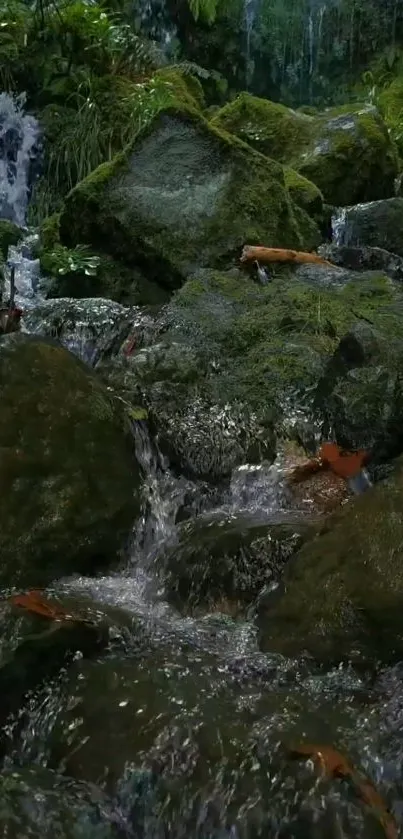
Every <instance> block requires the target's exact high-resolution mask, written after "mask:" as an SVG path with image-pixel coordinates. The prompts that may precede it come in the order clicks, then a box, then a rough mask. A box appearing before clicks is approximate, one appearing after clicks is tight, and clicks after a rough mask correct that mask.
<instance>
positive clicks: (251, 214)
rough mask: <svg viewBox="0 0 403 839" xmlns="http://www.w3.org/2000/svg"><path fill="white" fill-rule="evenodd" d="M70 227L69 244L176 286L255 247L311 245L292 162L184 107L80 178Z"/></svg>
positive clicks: (66, 213) (66, 225)
mask: <svg viewBox="0 0 403 839" xmlns="http://www.w3.org/2000/svg"><path fill="white" fill-rule="evenodd" d="M299 212H300V216H301V213H303V211H302V210H300V211H299ZM60 233H61V239H62V242H63V243H64V244H65V245H67V246H68V247H71V246H73V245H76V244H77V243H79V242H83V243H88V244H90V245H91V246H92V247H93V248H95V249H97V250H101V251H102V250H106V251H107V252H108V253H109V254H110V255H112V256H113V257H115V258H117V259H120V260H122V261H123V262H124V263H125V264H127V265H129V266H138V267H140V268H141V269H143V270H144V271H145V273H146V275H147V278H148V279H150V280H152V281H155V282H157V283H159V284H160V285H163V286H165V287H167V288H174V287H176V286H180V285H181V284H182V282H183V281H184V279H185V278H186V276H188V274H189V272H191V271H192V270H194V269H195V268H197V267H199V266H203V265H204V266H207V265H208V266H211V267H214V266H219V265H222V264H225V263H227V262H228V261H232V260H233V259H234V258H236V257H238V255H239V253H240V249H241V247H242V245H244V244H245V243H258V242H263V243H265V244H266V245H276V246H279V247H281V246H284V247H288V246H289V247H302V246H304V241H303V237H302V235H301V232H300V229H299V226H298V223H297V221H296V218H295V216H294V213H293V205H292V202H291V200H290V197H289V195H288V193H287V190H286V188H285V183H284V175H283V171H282V167H281V166H279V165H278V164H277V163H275V162H274V161H269V160H267V159H266V158H264V157H263V156H262V155H259V154H258V153H257V152H255V151H254V150H252V149H251V148H250V147H248V146H247V145H245V144H243V143H242V142H241V141H239V140H238V139H236V138H231V137H230V136H229V135H227V134H226V133H224V132H221V131H218V130H217V129H215V128H213V127H211V126H209V124H208V123H207V121H205V120H204V119H203V118H202V117H201V116H200V115H198V114H197V112H195V111H191V110H185V109H183V110H178V109H174V108H168V109H166V110H165V111H162V112H161V113H160V114H159V115H158V116H157V117H155V119H154V120H153V121H152V123H151V124H150V125H149V126H148V127H147V128H146V129H145V130H144V131H143V132H141V133H140V134H139V135H138V136H137V137H136V138H135V140H134V141H133V143H132V144H131V145H130V146H129V147H128V148H127V149H126V150H125V152H124V153H122V154H121V155H119V156H118V157H117V158H115V160H113V161H112V162H111V163H107V164H104V165H102V166H100V167H99V168H98V169H96V170H95V172H93V173H92V174H91V175H90V176H89V177H88V178H86V179H85V180H84V181H82V183H80V184H78V186H77V187H76V188H75V189H74V190H73V191H72V192H71V193H70V194H69V195H68V197H67V199H66V203H65V207H64V210H63V212H62V214H61V219H60Z"/></svg>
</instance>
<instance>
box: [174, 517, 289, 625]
mask: <svg viewBox="0 0 403 839" xmlns="http://www.w3.org/2000/svg"><path fill="white" fill-rule="evenodd" d="M301 530H303V527H302V525H300V526H299V528H298V527H297V528H296V527H295V525H292V524H289V525H287V524H277V525H276V524H272V525H267V524H261V523H259V522H255V521H253V519H251V520H248V519H242V518H241V517H238V518H237V519H235V518H234V517H232V518H229V519H228V520H227V521H226V520H223V519H220V520H219V521H214V520H210V521H208V520H203V518H201V519H199V520H197V521H196V522H189V523H186V524H185V525H183V526H182V529H181V534H180V543H179V545H175V546H174V547H173V548H172V550H171V551H170V552H169V554H168V555H167V556H166V557H165V573H164V582H165V586H166V590H167V593H168V596H169V598H170V599H171V600H172V601H173V602H174V603H175V605H177V606H179V607H182V608H184V609H185V610H188V609H194V608H198V607H201V608H206V607H207V608H209V607H210V608H211V607H212V606H214V607H215V608H217V607H218V608H220V607H222V606H223V603H225V604H226V605H227V607H229V608H230V609H231V607H232V609H233V610H234V611H235V612H236V611H239V610H240V609H242V607H245V606H247V605H248V604H250V603H252V602H253V600H254V599H255V597H257V595H258V594H259V592H260V591H261V590H262V589H263V588H264V586H265V585H268V584H270V583H272V582H274V581H276V580H277V578H278V577H279V575H280V574H281V572H282V570H283V567H284V565H285V563H286V562H287V560H288V559H289V558H290V556H292V554H293V553H294V552H295V551H296V550H297V549H298V547H299V546H300V545H301V544H302V541H303V538H302V535H301ZM224 608H225V607H224Z"/></svg>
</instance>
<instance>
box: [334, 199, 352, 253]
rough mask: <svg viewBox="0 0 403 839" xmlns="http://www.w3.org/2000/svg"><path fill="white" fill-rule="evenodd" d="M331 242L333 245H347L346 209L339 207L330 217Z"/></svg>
mask: <svg viewBox="0 0 403 839" xmlns="http://www.w3.org/2000/svg"><path fill="white" fill-rule="evenodd" d="M332 242H333V244H334V245H348V244H349V242H348V227H347V208H345V207H340V208H339V209H338V210H337V211H336V213H335V214H334V215H333V216H332Z"/></svg>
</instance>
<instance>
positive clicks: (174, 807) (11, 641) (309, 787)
mask: <svg viewBox="0 0 403 839" xmlns="http://www.w3.org/2000/svg"><path fill="white" fill-rule="evenodd" d="M0 104H1V103H0ZM23 147H24V148H25V146H23ZM28 153H29V150H28V149H27V154H28ZM1 171H2V170H1V169H0V175H1ZM26 184H27V182H26ZM9 203H10V200H9V199H8V204H7V206H9ZM18 212H19V211H18ZM16 213H17V210H16ZM17 215H18V213H17ZM18 221H19V222H20V223H23V222H24V220H23V219H22V218H21V217H20V216H18ZM32 244H34V239H33V234H29V237H28V238H26V239H25V240H24V242H23V244H22V245H19V246H18V247H17V248H11V249H10V252H9V255H8V263H9V265H10V266H11V265H15V267H16V286H17V301H18V302H21V303H22V304H23V306H24V310H25V315H24V319H23V323H24V326H23V329H24V330H25V331H26V332H27V333H29V334H32V335H43V336H45V337H46V338H52V339H56V340H57V341H59V342H60V343H61V344H62V345H64V346H65V347H66V348H67V349H69V350H70V351H71V352H73V353H74V354H75V355H77V356H78V357H79V358H80V359H81V360H82V361H84V362H85V364H87V365H88V366H90V367H91V368H93V369H95V371H100V374H101V372H102V363H105V362H107V361H108V360H110V359H111V358H112V359H113V358H116V357H118V356H119V354H120V355H121V354H122V346H124V342H125V340H126V339H127V338H128V337H129V336H133V334H134V335H139V334H140V333H141V335H142V338H143V343H144V345H145V346H147V336H150V335H152V334H153V330H155V328H156V327H155V321H154V319H153V316H152V314H151V313H150V312H149V311H146V310H142V309H140V308H138V307H132V308H125V307H123V306H120V305H119V304H116V303H113V302H112V301H106V300H99V299H92V298H89V299H85V300H67V299H59V300H48V301H45V300H44V299H43V297H42V294H41V291H40V277H39V273H38V264H37V260H36V259H34V258H32V251H31V250H30V245H32ZM115 395H116V396H117V397H118V398H119V397H120V398H122V395H121V394H119V393H118V392H116V393H115ZM299 419H300V418H298V417H293V416H290V417H289V422H290V423H292V422H293V421H299ZM131 422H132V434H133V438H134V445H135V453H136V458H137V461H138V463H139V465H140V468H141V474H142V489H141V514H140V516H139V517H138V519H137V520H136V521H134V522H133V533H132V539H131V545H130V549H129V550H128V551H127V552H126V554H125V556H124V557H123V558H122V562H121V565H120V567H119V568H118V569H116V570H114V571H113V572H107V573H104V572H101V573H99V574H97V575H93V576H82V575H71V576H69V577H64V578H61V579H57V580H54V581H53V583H52V585H50V586H49V588H48V590H49V594H50V595H52V596H53V597H56V598H59V600H60V602H61V603H62V605H63V607H64V608H65V609H68V610H69V609H71V610H72V612H79V613H82V614H84V615H86V616H87V617H91V620H92V621H93V623H95V625H97V626H102V627H104V628H105V627H106V628H107V638H106V641H105V639H104V643H103V645H101V647H100V648H96V650H95V651H94V650H91V651H90V654H86V653H85V651H84V652H83V651H82V650H81V647H80V649H79V650H74V655H73V657H72V659H71V660H69V661H68V662H67V661H66V662H65V661H64V660H62V662H61V665H60V666H59V667H56V670H55V671H52V672H50V662H51V656H50V654H48V653H46V657H45V658H46V663H47V665H49V673H48V672H47V670H46V668H45V672H44V677H43V678H42V679H41V681H40V683H39V685H38V684H34V685H33V686H32V688H31V689H28V690H24V691H23V696H22V700H21V701H20V702H19V703H17V704H16V705H15V706H13V707H12V708H11V712H10V713H9V711H10V709H7V711H8V712H7V714H5V712H4V709H3V717H2V720H3V721H4V719H5V725H4V728H3V735H2V737H1V751H2V759H3V771H2V775H1V778H0V835H2V836H7V837H15V839H17V838H18V839H22V837H24V839H25V837H28V836H29V837H38V839H39V837H40V839H44V837H46V838H47V837H49V839H59V837H60V839H62V837H63V839H65V837H69V838H70V837H71V839H84V837H85V839H92V837H94V839H100V837H102V839H107V838H108V839H109V837H119V838H120V839H124V838H125V837H127V839H129V837H132V839H142V837H144V839H160V837H161V839H171V838H172V839H182V838H183V839H185V837H186V839H189V837H195V839H196V837H197V839H249V838H250V839H252V837H253V838H254V837H260V836H261V837H267V839H333V837H334V839H336V837H337V839H342V837H345V838H346V839H382V837H384V836H389V839H396V837H397V835H398V834H397V832H396V833H393V832H389V833H388V834H387V833H386V832H385V829H384V827H383V826H382V819H381V818H379V817H378V816H379V813H378V811H376V808H371V807H365V806H364V805H363V803H362V802H361V801H360V800H359V796H357V795H355V794H354V790H353V789H352V784H351V783H350V781H349V779H348V778H347V779H346V778H345V779H344V780H337V779H334V778H329V777H328V776H327V775H326V773H319V775H318V773H317V772H316V771H315V769H314V765H313V762H312V761H310V760H308V761H307V760H302V762H298V761H292V760H291V759H290V755H289V752H288V746H289V744H290V743H292V742H297V743H298V742H301V741H302V740H306V741H308V742H311V743H319V744H325V745H328V746H333V747H335V748H337V749H338V750H340V751H341V752H342V753H344V754H346V755H348V758H349V760H350V761H351V762H352V763H353V764H354V765H355V766H357V767H359V768H360V770H361V771H362V772H363V773H365V774H366V775H367V776H368V777H369V778H370V779H371V780H372V782H373V783H374V784H376V785H377V787H378V788H379V790H380V791H381V793H382V796H383V798H384V799H385V801H386V802H387V804H388V806H389V807H390V808H391V810H393V812H394V814H395V816H396V819H397V821H398V822H399V824H400V823H401V820H402V818H403V809H402V808H403V787H402V773H401V767H402V760H403V749H402V742H401V728H402V720H403V703H402V691H401V665H396V666H394V667H389V668H384V669H383V670H378V669H377V668H376V667H367V666H363V668H361V669H359V668H355V669H354V668H353V667H352V666H350V665H347V664H344V665H339V666H330V665H329V667H326V666H323V665H321V666H319V665H318V664H316V663H315V662H314V660H313V659H312V658H310V657H309V656H304V657H301V658H287V657H284V656H282V655H280V654H278V653H270V652H267V653H262V652H261V651H260V649H259V645H258V640H257V627H256V606H257V601H258V597H257V598H255V597H252V598H249V599H248V598H247V597H246V595H245V592H246V593H247V590H248V585H249V584H250V579H251V576H252V575H251V570H250V569H252V568H254V567H255V566H254V563H256V561H258V563H259V567H261V568H262V569H263V571H262V577H261V578H260V579H259V590H262V591H263V590H265V591H266V592H267V591H268V592H269V594H270V596H272V597H273V598H276V596H277V595H276V592H277V589H278V586H281V582H279V580H278V577H277V576H276V573H275V571H276V569H277V565H278V564H280V565H281V563H282V562H284V561H285V560H286V559H287V558H288V556H289V553H287V551H288V550H289V551H291V552H292V550H293V546H294V544H295V541H296V540H299V539H300V537H301V534H303V532H304V527H305V526H306V524H307V522H308V523H310V522H311V520H313V517H312V516H311V515H310V512H309V510H308V511H307V507H306V506H305V507H304V506H303V505H302V506H301V504H298V502H296V501H295V499H294V500H293V499H292V498H291V497H290V493H289V491H288V489H287V484H286V481H285V479H284V469H285V463H284V457H283V455H282V454H280V455H278V457H277V459H276V461H275V462H274V464H272V465H270V464H269V463H265V462H262V463H260V464H257V465H256V464H255V465H250V464H247V463H245V464H242V465H240V466H239V467H237V468H236V469H234V470H233V471H232V474H231V477H230V480H229V481H227V482H221V483H220V482H217V483H216V484H209V483H208V482H205V481H202V480H198V479H196V478H190V477H184V476H183V475H180V474H178V472H177V470H175V469H173V468H172V465H171V464H170V462H169V460H168V458H167V457H166V456H164V455H163V454H162V453H161V451H160V450H159V447H158V445H157V441H156V440H155V439H153V435H152V432H151V431H150V428H149V427H148V425H147V423H146V422H145V421H144V420H143V419H135V418H132V421H131ZM85 466H86V464H85V463H83V470H85ZM276 527H277V528H278V527H280V528H282V527H287V528H288V530H287V533H288V536H287V539H288V542H287V544H288V545H289V548H287V547H286V543H285V542H284V545H285V547H284V548H283V549H281V550H279V551H278V552H277V553H276V561H274V559H273V564H272V565H271V566H270V567H269V568H266V566H265V565H264V562H263V559H262V558H263V557H265V556H266V554H267V553H268V545H269V543H268V541H267V532H268V529H269V530H270V528H276ZM272 532H273V533H274V532H275V531H274V530H273V531H271V530H270V533H272ZM301 538H302V537H301ZM71 539H72V540H74V539H75V534H74V533H71ZM270 540H272V542H273V541H275V537H274V536H273V537H272V536H270ZM279 544H280V546H281V545H282V544H283V543H279ZM217 545H218V549H217V548H216V546H217ZM273 550H274V549H273ZM234 554H236V555H240V556H241V559H242V562H241V563H240V568H241V571H240V574H239V579H237V580H235V582H233V588H234V591H235V594H236V596H235V597H233V598H232V597H226V596H225V592H226V586H227V584H228V580H227V577H225V581H224V588H223V587H222V580H221V578H220V571H221V568H222V567H224V566H225V563H226V562H229V563H230V562H231V559H233V557H234ZM195 555H197V557H198V562H196V563H195V565H194V566H192V565H191V563H190V558H191V557H193V558H194V556H195ZM181 562H182V563H183V568H184V569H185V570H186V568H188V569H189V568H190V571H189V570H188V571H187V575H188V577H189V579H185V583H186V585H187V586H188V590H189V592H190V593H191V592H192V591H193V589H192V586H195V585H198V586H199V587H200V590H201V589H202V587H203V580H199V578H198V576H197V575H198V574H199V570H200V566H203V563H204V562H205V563H206V567H207V568H208V569H210V570H211V574H212V577H213V576H214V579H215V572H217V575H216V576H217V582H216V585H217V596H216V597H215V598H214V602H213V603H211V602H210V601H209V602H207V604H206V601H205V600H201V601H200V602H197V604H196V605H195V608H186V607H185V608H184V604H183V602H181V598H180V597H179V598H178V596H177V595H178V592H177V591H175V590H174V586H173V585H172V580H173V578H174V577H175V573H176V571H175V569H177V568H179V564H180V563H181ZM178 563H179V564H178ZM181 567H182V566H181ZM224 570H225V568H224ZM213 572H214V573H213ZM225 573H226V570H225ZM183 577H184V578H186V573H185V572H184V573H183ZM231 584H232V583H231ZM238 600H239V601H240V605H239V603H238V602H235V603H234V602H233V601H238ZM189 603H191V597H190V596H189V602H188V604H187V605H188V606H189ZM2 609H3V607H2V605H1V604H0V617H1V619H2V620H3V621H4V625H5V629H4V631H3V634H2V640H1V644H0V648H1V652H2V654H4V656H5V657H6V658H7V654H10V649H11V650H12V649H13V648H15V647H16V645H18V644H21V639H24V638H25V639H28V642H29V639H30V638H31V639H32V637H33V638H34V639H35V630H37V629H38V626H37V625H35V626H31V625H29V624H28V626H27V625H26V623H25V622H26V621H27V620H28V619H27V618H26V617H25V616H21V615H18V617H15V616H13V617H10V615H8V613H7V609H6V607H4V609H3V611H2ZM3 613H4V614H3ZM41 628H43V627H41ZM21 646H23V645H21ZM51 650H52V651H53V647H52V648H51ZM29 655H32V652H31V653H30V654H29V652H28V653H26V657H25V659H24V660H23V664H24V668H25V670H24V672H25V673H28V672H29V673H30V674H31V676H33V675H34V671H35V668H36V666H37V662H36V659H35V656H33V657H32V660H31V659H30V658H29ZM27 656H28V658H27ZM38 661H41V662H42V659H40V658H38ZM42 664H43V662H42ZM59 664H60V661H59ZM5 672H6V671H5V670H4V667H3V670H1V669H0V679H1V676H2V673H3V685H2V691H1V694H2V696H3V694H4V696H5V695H6V694H7V690H8V689H10V691H11V689H13V690H14V689H15V673H13V679H11V678H10V683H8V682H7V680H6V676H5V675H4V673H5ZM7 672H8V671H7ZM28 681H29V680H28ZM0 684H1V682H0ZM24 684H25V683H24ZM2 704H3V705H4V704H7V703H5V700H4V697H3V699H2V701H0V708H2ZM381 816H382V810H381Z"/></svg>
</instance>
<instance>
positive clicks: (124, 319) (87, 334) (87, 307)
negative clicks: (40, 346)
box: [23, 297, 141, 366]
mask: <svg viewBox="0 0 403 839" xmlns="http://www.w3.org/2000/svg"><path fill="white" fill-rule="evenodd" d="M140 313H141V310H140V309H138V308H137V307H131V308H126V307H125V306H120V305H119V303H114V302H113V301H112V300H103V299H102V298H99V297H95V298H94V297H87V298H85V299H84V300H74V299H71V298H58V299H57V300H47V301H46V302H45V303H41V304H40V305H39V306H35V308H34V309H30V310H29V311H28V312H26V314H25V315H24V321H23V325H24V330H26V331H27V332H29V333H30V334H31V335H41V336H43V337H45V338H56V339H57V340H58V341H59V342H60V343H61V344H62V345H63V346H64V347H66V349H68V350H70V351H71V352H73V353H74V354H75V355H78V357H79V358H81V359H82V360H83V361H85V362H87V364H90V365H91V366H95V364H96V363H97V361H99V360H100V359H103V358H105V357H108V356H109V355H111V353H113V351H117V350H118V349H119V348H120V347H121V345H122V343H123V341H124V340H125V339H126V338H127V337H128V334H129V333H131V332H132V330H133V329H134V328H135V324H136V322H137V321H138V320H139V315H140Z"/></svg>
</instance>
